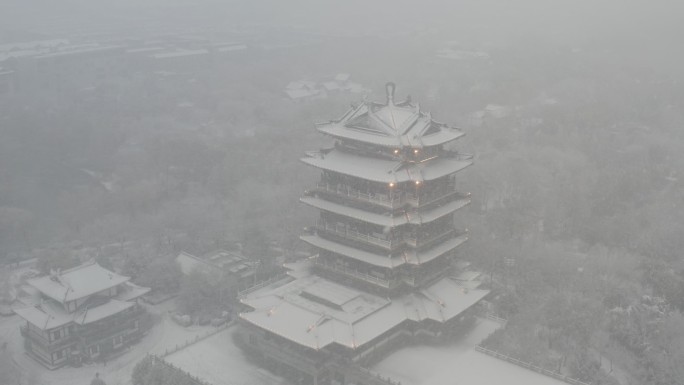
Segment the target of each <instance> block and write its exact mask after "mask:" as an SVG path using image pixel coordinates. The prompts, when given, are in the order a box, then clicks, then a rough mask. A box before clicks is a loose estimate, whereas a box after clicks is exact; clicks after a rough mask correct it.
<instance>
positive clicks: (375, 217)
mask: <svg viewBox="0 0 684 385" xmlns="http://www.w3.org/2000/svg"><path fill="white" fill-rule="evenodd" d="M299 200H300V202H302V203H304V204H307V205H309V206H312V207H315V208H317V209H320V210H325V211H329V212H331V213H335V214H339V215H343V216H345V217H349V218H353V219H358V220H360V221H363V222H367V223H372V224H375V225H379V226H384V227H394V226H400V225H404V224H407V223H409V224H421V223H428V222H432V221H434V220H436V219H439V218H441V217H443V216H445V215H448V214H451V213H453V212H454V211H456V210H458V209H460V208H462V207H464V206H466V205H467V204H469V203H470V199H469V198H461V199H456V200H454V201H451V202H449V203H446V204H444V205H442V206H438V207H435V208H431V209H416V210H412V211H408V212H407V213H405V214H400V215H396V216H390V215H383V214H377V213H373V212H369V211H366V210H361V209H357V208H355V207H348V206H345V205H342V204H339V203H335V202H330V201H327V200H325V199H322V198H316V197H312V196H304V197H301V198H299Z"/></svg>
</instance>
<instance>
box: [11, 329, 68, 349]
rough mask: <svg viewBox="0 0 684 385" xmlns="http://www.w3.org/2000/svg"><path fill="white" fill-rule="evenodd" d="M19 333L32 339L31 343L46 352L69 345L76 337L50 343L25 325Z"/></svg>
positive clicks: (66, 337) (63, 338)
mask: <svg viewBox="0 0 684 385" xmlns="http://www.w3.org/2000/svg"><path fill="white" fill-rule="evenodd" d="M19 331H20V333H21V335H22V336H23V337H24V338H27V339H30V340H31V342H33V343H37V344H38V345H41V346H42V347H44V348H45V349H46V350H52V349H56V348H58V347H60V346H64V345H68V344H70V343H72V342H73V341H74V335H68V336H65V337H62V338H59V339H57V340H54V341H48V339H47V338H45V336H43V335H42V334H40V333H38V332H36V331H34V330H31V329H30V328H28V327H26V326H25V325H24V326H20V327H19Z"/></svg>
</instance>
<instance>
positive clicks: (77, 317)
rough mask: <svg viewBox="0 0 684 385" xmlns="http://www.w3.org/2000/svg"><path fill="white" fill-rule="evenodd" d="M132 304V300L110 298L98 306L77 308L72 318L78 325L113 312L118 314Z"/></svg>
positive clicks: (91, 321)
mask: <svg viewBox="0 0 684 385" xmlns="http://www.w3.org/2000/svg"><path fill="white" fill-rule="evenodd" d="M133 305H135V303H133V302H126V301H118V300H115V299H112V300H109V301H108V302H106V303H104V304H102V305H100V306H96V307H92V308H88V307H86V308H84V309H82V310H79V311H78V312H76V313H74V314H73V320H74V322H76V323H77V324H79V325H87V324H89V323H93V322H96V321H99V320H101V319H103V318H107V317H109V316H112V315H114V314H118V313H120V312H122V311H124V310H126V309H128V308H130V307H133Z"/></svg>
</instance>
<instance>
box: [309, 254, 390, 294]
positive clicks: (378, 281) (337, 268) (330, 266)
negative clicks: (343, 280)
mask: <svg viewBox="0 0 684 385" xmlns="http://www.w3.org/2000/svg"><path fill="white" fill-rule="evenodd" d="M316 266H318V267H320V268H323V269H325V270H328V271H334V272H339V273H343V274H346V275H349V276H352V277H354V278H357V279H360V280H363V281H366V282H369V283H372V284H375V285H378V286H382V287H384V288H387V289H390V288H393V287H395V286H396V285H398V281H396V280H390V279H383V278H378V277H376V276H373V275H370V274H366V273H363V272H361V271H358V270H355V269H351V268H348V267H346V266H342V265H338V264H334V263H328V262H324V261H321V260H320V259H318V260H317V261H316Z"/></svg>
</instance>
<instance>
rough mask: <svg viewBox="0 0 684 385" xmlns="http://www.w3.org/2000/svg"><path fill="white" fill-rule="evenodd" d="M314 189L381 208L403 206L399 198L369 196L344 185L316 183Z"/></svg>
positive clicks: (378, 195)
mask: <svg viewBox="0 0 684 385" xmlns="http://www.w3.org/2000/svg"><path fill="white" fill-rule="evenodd" d="M316 189H317V190H319V191H325V192H329V193H332V194H335V195H338V196H342V197H345V198H352V199H355V200H358V201H362V202H369V203H374V204H377V205H380V206H383V207H387V208H391V209H395V208H399V207H401V205H402V204H403V203H402V202H401V199H400V197H398V196H397V197H391V196H390V195H389V194H370V193H365V192H362V191H360V190H357V189H354V188H351V187H349V186H344V185H335V184H330V183H318V184H316Z"/></svg>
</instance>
